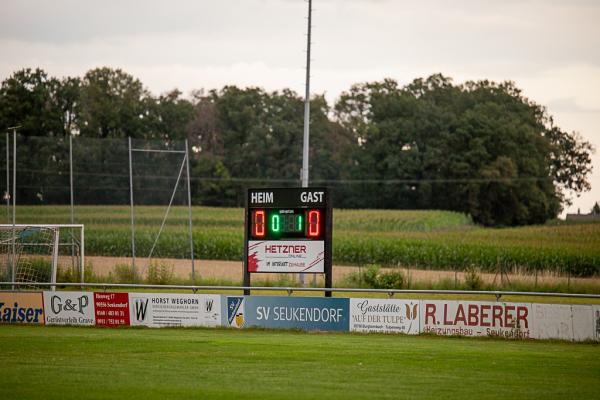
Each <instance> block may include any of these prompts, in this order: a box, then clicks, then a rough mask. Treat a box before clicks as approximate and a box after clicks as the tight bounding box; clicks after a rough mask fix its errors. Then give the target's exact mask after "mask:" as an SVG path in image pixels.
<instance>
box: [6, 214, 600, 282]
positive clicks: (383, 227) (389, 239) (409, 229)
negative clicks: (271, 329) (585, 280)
mask: <svg viewBox="0 0 600 400" xmlns="http://www.w3.org/2000/svg"><path fill="white" fill-rule="evenodd" d="M165 209H166V208H165V207H156V206H137V207H135V215H136V220H135V221H136V226H137V230H136V248H137V253H138V256H144V255H147V254H148V252H149V250H150V248H151V247H152V243H153V242H154V238H155V237H156V234H157V233H158V230H159V227H160V224H161V222H162V218H163V215H164V211H165ZM68 221H69V208H68V207H66V206H23V207H19V208H18V211H17V222H18V223H61V222H63V223H67V222H68ZM243 221H244V215H243V210H242V209H237V208H235V209H234V208H212V207H194V208H193V225H194V248H195V256H196V257H197V258H204V259H218V260H240V259H241V258H242V249H243V246H242V242H243ZM75 222H76V223H83V224H85V225H86V253H87V254H89V255H104V256H129V255H130V254H131V245H130V237H131V231H130V225H129V223H130V215H129V207H127V206H78V207H76V209H75ZM186 224H187V209H186V208H185V207H175V208H173V209H172V210H171V213H170V215H169V217H168V219H167V223H166V227H165V230H164V231H163V235H161V239H160V240H159V242H158V245H157V247H156V251H155V256H156V257H173V258H189V247H188V239H187V234H188V233H187V225H186ZM333 238H334V246H333V249H334V263H336V264H342V265H343V264H355V265H356V264H362V265H364V264H379V265H382V266H398V265H400V266H411V267H415V268H423V269H458V270H462V269H464V268H466V267H469V266H475V267H478V268H481V269H482V270H484V271H485V270H498V268H499V267H504V268H509V269H513V268H514V269H520V270H529V271H532V270H536V269H537V270H550V271H557V272H570V273H572V274H573V275H583V276H589V275H593V274H595V273H598V272H599V270H600V223H581V224H572V223H564V222H559V221H554V222H552V223H549V224H546V225H541V226H528V227H518V228H501V229H492V228H483V227H479V226H477V225H474V224H473V223H472V222H471V220H470V219H469V218H468V217H467V216H465V215H463V214H459V213H455V212H446V211H400V210H334V231H333Z"/></svg>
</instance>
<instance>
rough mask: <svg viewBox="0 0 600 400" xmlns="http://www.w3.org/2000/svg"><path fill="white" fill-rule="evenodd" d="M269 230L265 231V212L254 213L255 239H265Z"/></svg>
mask: <svg viewBox="0 0 600 400" xmlns="http://www.w3.org/2000/svg"><path fill="white" fill-rule="evenodd" d="M266 232H267V230H266V229H265V210H256V211H253V216H252V234H253V235H254V237H264V236H265V234H266Z"/></svg>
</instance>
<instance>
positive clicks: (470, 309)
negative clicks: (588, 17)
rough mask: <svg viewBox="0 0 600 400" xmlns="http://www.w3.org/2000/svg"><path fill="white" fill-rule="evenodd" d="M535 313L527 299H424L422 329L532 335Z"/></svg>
mask: <svg viewBox="0 0 600 400" xmlns="http://www.w3.org/2000/svg"><path fill="white" fill-rule="evenodd" d="M532 314H533V313H532V311H531V304H526V303H500V302H478V301H430V300H422V302H421V332H424V333H435V334H437V335H460V336H500V337H505V338H511V339H512V338H514V339H520V338H530V337H531V336H532V333H531V329H532V321H533V317H532Z"/></svg>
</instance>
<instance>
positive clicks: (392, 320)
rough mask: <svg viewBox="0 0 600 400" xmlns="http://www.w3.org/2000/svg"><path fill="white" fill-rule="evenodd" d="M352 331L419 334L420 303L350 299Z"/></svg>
mask: <svg viewBox="0 0 600 400" xmlns="http://www.w3.org/2000/svg"><path fill="white" fill-rule="evenodd" d="M350 331H353V332H382V333H405V334H410V335H416V334H418V333H419V301H417V300H395V299H350Z"/></svg>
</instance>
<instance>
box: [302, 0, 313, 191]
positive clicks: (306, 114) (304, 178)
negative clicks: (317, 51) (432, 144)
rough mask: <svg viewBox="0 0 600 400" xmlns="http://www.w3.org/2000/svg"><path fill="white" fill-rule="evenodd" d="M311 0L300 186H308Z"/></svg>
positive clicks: (309, 1)
mask: <svg viewBox="0 0 600 400" xmlns="http://www.w3.org/2000/svg"><path fill="white" fill-rule="evenodd" d="M311 19H312V0H308V35H307V42H306V85H305V92H304V141H303V145H302V187H308V168H309V163H308V156H309V152H308V149H309V141H310V38H311Z"/></svg>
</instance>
